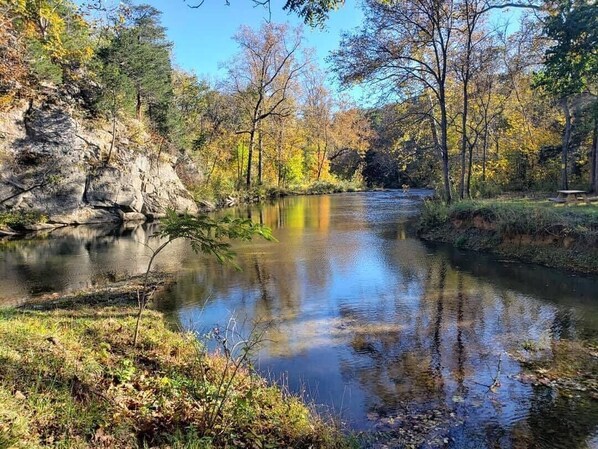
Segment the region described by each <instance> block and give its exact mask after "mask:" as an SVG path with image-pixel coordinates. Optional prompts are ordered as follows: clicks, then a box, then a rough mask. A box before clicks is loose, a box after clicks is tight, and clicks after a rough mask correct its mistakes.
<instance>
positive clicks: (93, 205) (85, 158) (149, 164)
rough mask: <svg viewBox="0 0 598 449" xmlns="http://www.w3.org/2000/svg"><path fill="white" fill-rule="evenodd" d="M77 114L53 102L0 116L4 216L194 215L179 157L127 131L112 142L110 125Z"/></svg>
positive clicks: (78, 219) (63, 220)
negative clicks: (153, 147) (12, 213)
mask: <svg viewBox="0 0 598 449" xmlns="http://www.w3.org/2000/svg"><path fill="white" fill-rule="evenodd" d="M76 110H77V109H76V108H75V107H72V106H70V105H69V104H68V102H67V101H64V100H62V99H60V98H56V96H54V97H48V98H46V99H45V100H43V101H38V102H35V101H33V102H30V103H22V104H20V105H19V107H17V108H14V109H13V110H11V111H9V112H6V113H3V114H2V115H1V116H0V156H1V158H0V209H2V210H19V211H24V212H29V211H34V212H39V213H41V214H43V215H45V216H46V217H47V218H48V220H47V222H48V223H49V224H54V225H68V224H83V223H103V222H119V221H128V220H145V219H146V218H148V217H150V218H151V217H160V216H163V214H164V212H165V211H166V210H167V209H168V208H171V209H174V210H176V211H177V212H180V213H184V212H187V213H191V214H194V213H197V211H198V208H197V205H196V203H195V201H194V200H193V198H192V197H191V195H190V194H189V192H188V191H187V189H186V188H185V186H184V185H183V183H182V181H181V179H180V178H179V176H178V174H177V170H176V165H177V160H176V158H174V157H173V156H171V155H168V154H165V153H162V154H160V153H158V154H155V153H156V152H155V151H154V150H151V151H150V150H149V148H147V147H146V148H144V144H143V143H140V141H141V142H143V139H137V141H132V139H131V138H130V135H131V133H130V132H129V130H127V129H125V127H124V126H123V125H122V124H119V125H118V127H117V133H116V134H117V135H118V136H119V137H118V138H116V139H115V140H114V142H113V136H112V132H111V127H110V126H109V124H107V123H104V124H101V123H96V122H92V121H91V120H89V119H85V118H80V117H77V114H76ZM110 148H112V157H111V158H110V161H108V162H107V161H106V159H107V155H108V153H110ZM188 163H189V162H188V161H185V164H188Z"/></svg>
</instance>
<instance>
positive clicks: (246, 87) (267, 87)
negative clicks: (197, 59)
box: [229, 23, 306, 188]
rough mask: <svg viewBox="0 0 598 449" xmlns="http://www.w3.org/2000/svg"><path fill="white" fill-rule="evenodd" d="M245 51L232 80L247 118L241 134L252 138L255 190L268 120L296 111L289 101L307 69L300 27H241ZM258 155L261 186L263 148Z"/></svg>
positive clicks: (248, 180)
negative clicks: (263, 128) (255, 161)
mask: <svg viewBox="0 0 598 449" xmlns="http://www.w3.org/2000/svg"><path fill="white" fill-rule="evenodd" d="M235 41H236V42H237V44H238V45H239V47H240V48H241V51H240V53H239V55H238V56H237V57H236V58H235V60H236V61H237V62H236V63H233V64H231V68H230V69H229V79H230V82H231V83H232V86H233V89H234V92H235V93H236V95H237V96H238V99H239V104H240V105H241V107H242V108H243V111H244V113H245V115H246V122H247V124H246V126H245V127H244V128H242V129H240V130H239V131H238V132H239V133H240V134H246V135H248V136H249V143H248V154H247V158H248V159H247V172H246V178H245V179H246V182H245V183H246V186H247V187H248V188H249V187H251V183H252V175H251V170H252V165H253V152H254V149H255V144H256V139H257V138H258V137H259V134H260V133H261V129H260V128H261V125H262V122H263V121H264V120H265V119H266V118H268V117H275V116H287V115H290V114H291V113H292V111H293V109H292V103H291V102H290V101H289V98H290V95H291V92H292V90H293V88H294V87H295V84H296V80H297V78H298V77H299V75H300V74H301V72H302V71H303V69H304V68H305V66H306V62H304V61H302V60H301V58H300V57H299V56H300V55H299V52H300V48H301V43H302V41H303V35H302V32H301V29H300V28H295V29H289V27H288V26H287V25H276V24H273V23H266V24H264V25H263V26H262V27H261V28H260V30H259V31H255V30H252V29H251V28H248V27H241V29H240V30H239V32H238V33H237V34H236V35H235ZM258 150H259V154H258V159H259V160H258V183H259V184H261V183H262V167H263V149H262V146H261V145H260V146H259V148H258Z"/></svg>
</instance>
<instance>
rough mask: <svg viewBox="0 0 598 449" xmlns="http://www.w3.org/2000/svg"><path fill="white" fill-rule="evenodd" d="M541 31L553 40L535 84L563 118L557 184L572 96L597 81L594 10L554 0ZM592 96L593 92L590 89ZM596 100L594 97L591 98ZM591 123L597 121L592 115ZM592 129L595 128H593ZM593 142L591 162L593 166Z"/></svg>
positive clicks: (597, 180)
mask: <svg viewBox="0 0 598 449" xmlns="http://www.w3.org/2000/svg"><path fill="white" fill-rule="evenodd" d="M549 11H550V14H549V16H548V17H547V19H546V21H545V27H544V33H545V35H546V36H547V37H548V38H550V39H551V40H553V42H554V44H553V45H552V46H551V47H550V48H549V49H548V50H547V51H546V54H545V59H544V69H543V70H542V71H541V72H540V73H538V75H537V78H536V86H539V87H542V88H544V89H545V90H546V91H547V92H549V93H550V94H552V95H553V96H554V97H555V98H557V101H558V102H559V104H560V105H561V108H562V110H563V115H564V118H565V126H564V130H563V140H562V153H561V154H562V156H561V161H562V163H561V188H563V189H566V188H567V187H568V184H569V180H568V153H569V147H570V144H571V132H572V117H571V107H572V101H573V99H574V98H575V97H576V96H577V97H578V96H579V95H580V94H584V93H590V90H591V89H592V88H594V89H595V88H596V86H597V84H598V52H597V51H596V49H597V48H598V11H596V5H595V4H594V2H592V1H589V0H557V1H555V2H553V3H551V4H550V5H549ZM593 95H594V97H596V93H595V92H594V94H593ZM595 101H596V100H595ZM595 126H598V123H597V122H596V119H595ZM595 132H596V131H595ZM597 159H598V154H597V151H596V144H595V143H594V145H593V150H592V161H593V162H592V164H593V165H592V166H593V167H596V160H597ZM597 186H598V174H597V173H596V170H594V171H593V173H592V180H591V188H592V189H593V190H595V189H596V188H597Z"/></svg>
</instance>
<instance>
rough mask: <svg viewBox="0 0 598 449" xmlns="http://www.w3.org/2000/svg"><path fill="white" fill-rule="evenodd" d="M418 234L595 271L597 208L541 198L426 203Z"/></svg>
mask: <svg viewBox="0 0 598 449" xmlns="http://www.w3.org/2000/svg"><path fill="white" fill-rule="evenodd" d="M418 235H419V236H420V237H421V238H423V239H424V240H429V241H435V242H444V243H449V244H452V245H454V246H455V247H457V248H463V249H469V250H475V251H485V252H490V253H494V254H498V255H500V256H504V257H509V258H514V259H518V260H521V261H523V262H526V263H537V264H541V265H545V266H548V267H554V268H561V269H565V270H570V271H575V272H580V273H588V274H598V206H597V205H594V204H592V205H586V204H583V205H575V206H570V207H567V206H556V205H554V204H552V203H551V202H550V201H548V200H544V199H513V198H510V199H507V198H497V199H490V200H471V201H461V202H458V203H455V204H452V205H449V206H447V205H446V204H444V203H442V202H441V201H436V200H434V201H426V202H425V203H424V206H423V209H422V214H421V217H420V221H419V227H418Z"/></svg>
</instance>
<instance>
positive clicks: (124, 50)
mask: <svg viewBox="0 0 598 449" xmlns="http://www.w3.org/2000/svg"><path fill="white" fill-rule="evenodd" d="M161 14H162V13H161V12H160V11H158V10H157V9H156V8H154V7H152V6H149V5H139V6H135V7H133V8H132V9H131V13H130V15H129V17H128V20H127V23H126V24H125V26H115V27H114V31H115V35H114V37H113V39H112V42H111V44H110V46H109V47H108V48H107V49H105V51H104V52H103V57H104V60H105V61H106V63H111V64H114V65H115V66H117V67H120V70H121V71H122V73H123V74H124V75H126V76H127V77H128V78H129V80H130V81H131V83H132V84H133V86H134V88H135V114H136V116H137V118H138V119H140V118H141V115H142V108H143V106H144V105H145V106H147V109H148V114H149V116H150V119H151V120H152V122H153V124H154V125H155V126H156V127H157V128H158V131H160V132H165V131H166V130H167V126H168V125H167V115H168V112H167V111H168V107H169V102H170V100H171V98H172V82H171V76H172V66H171V62H170V50H171V47H172V44H171V43H170V42H169V41H168V40H167V38H166V29H165V28H164V27H163V26H162V25H161V23H160V17H161Z"/></svg>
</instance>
